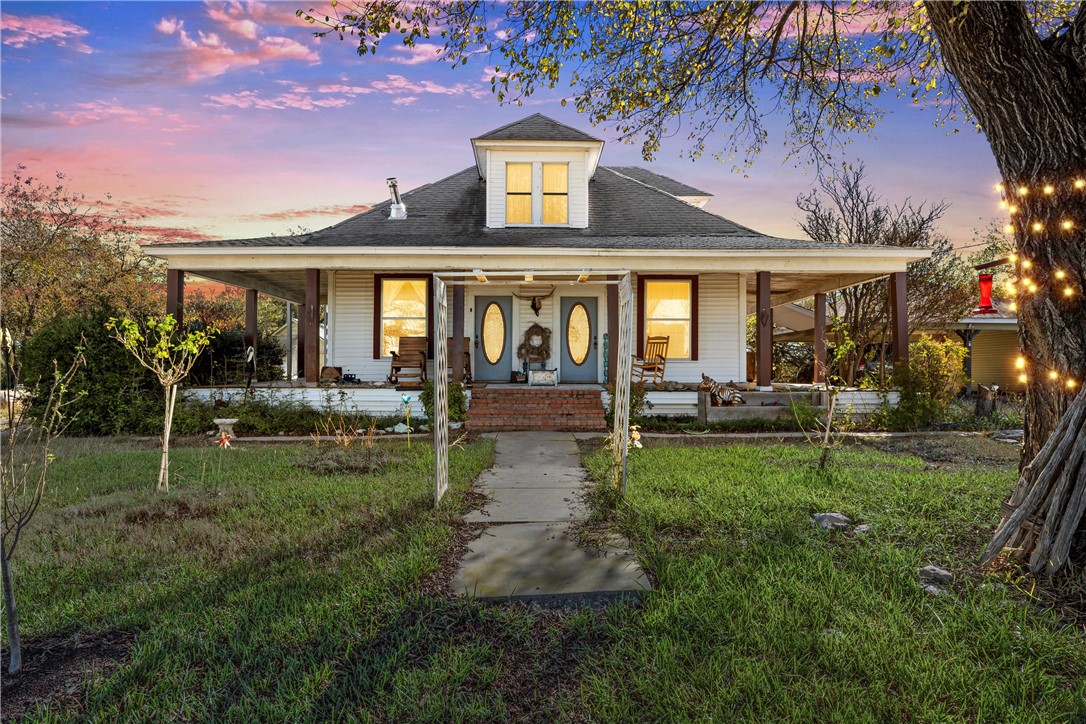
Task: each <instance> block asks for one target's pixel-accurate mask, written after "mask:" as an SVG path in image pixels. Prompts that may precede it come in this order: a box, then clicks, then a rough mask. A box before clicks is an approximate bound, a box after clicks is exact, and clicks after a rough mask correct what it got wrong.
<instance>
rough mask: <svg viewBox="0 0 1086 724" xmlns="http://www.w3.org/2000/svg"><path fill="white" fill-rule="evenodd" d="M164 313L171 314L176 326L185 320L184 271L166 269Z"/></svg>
mask: <svg viewBox="0 0 1086 724" xmlns="http://www.w3.org/2000/svg"><path fill="white" fill-rule="evenodd" d="M166 314H172V315H173V318H174V319H176V320H177V326H179V327H180V326H181V324H182V323H183V322H184V321H185V272H183V271H181V270H180V269H167V270H166Z"/></svg>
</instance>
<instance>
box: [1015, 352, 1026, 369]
mask: <svg viewBox="0 0 1086 724" xmlns="http://www.w3.org/2000/svg"><path fill="white" fill-rule="evenodd" d="M1014 366H1015V368H1016V369H1020V370H1024V369H1025V368H1026V358H1025V357H1023V356H1022V355H1018V359H1016V360H1015V361H1014Z"/></svg>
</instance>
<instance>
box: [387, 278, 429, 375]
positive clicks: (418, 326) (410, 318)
mask: <svg viewBox="0 0 1086 724" xmlns="http://www.w3.org/2000/svg"><path fill="white" fill-rule="evenodd" d="M427 300H428V295H427V293H426V280H425V279H382V280H381V356H382V357H388V356H390V355H391V353H392V350H399V348H400V337H425V336H426V314H427V311H428V309H427Z"/></svg>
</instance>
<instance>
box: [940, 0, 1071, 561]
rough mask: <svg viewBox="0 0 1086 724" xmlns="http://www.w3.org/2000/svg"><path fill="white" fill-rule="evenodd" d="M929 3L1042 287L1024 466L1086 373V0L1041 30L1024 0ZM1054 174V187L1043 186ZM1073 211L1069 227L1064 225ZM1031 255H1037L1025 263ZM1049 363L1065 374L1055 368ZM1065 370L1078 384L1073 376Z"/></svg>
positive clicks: (1021, 299)
mask: <svg viewBox="0 0 1086 724" xmlns="http://www.w3.org/2000/svg"><path fill="white" fill-rule="evenodd" d="M925 7H926V9H927V12H928V15H929V17H930V18H931V23H932V28H933V29H934V31H935V35H936V37H937V38H938V41H939V45H940V48H941V51H942V57H943V61H944V63H945V64H946V67H947V69H948V70H949V71H950V73H951V74H953V76H954V78H955V79H956V80H957V82H958V85H959V86H960V88H961V90H962V92H963V93H964V95H965V98H966V99H967V100H968V102H969V106H970V108H971V109H972V111H973V113H974V114H975V115H976V119H977V121H978V123H979V124H980V127H981V129H982V130H983V132H984V133H985V135H986V136H987V139H988V143H989V145H990V146H991V148H992V153H993V155H994V156H995V160H996V164H997V165H998V167H999V171H1000V174H1001V175H1002V177H1003V187H1004V193H1005V194H1007V195H1008V202H1009V203H1010V204H1013V205H1015V206H1017V207H1018V210H1017V213H1015V214H1013V215H1012V217H1011V218H1012V224H1013V226H1014V237H1015V246H1016V250H1017V254H1018V255H1019V257H1020V260H1019V269H1018V274H1019V277H1020V278H1022V277H1028V278H1029V279H1030V280H1031V281H1032V282H1033V283H1034V284H1036V287H1037V291H1036V292H1034V293H1020V294H1019V296H1018V324H1019V344H1020V346H1021V348H1022V354H1023V356H1024V357H1025V358H1026V360H1027V367H1026V374H1027V380H1028V381H1027V387H1026V413H1025V440H1024V444H1023V450H1022V459H1021V466H1020V469H1021V470H1024V469H1025V468H1026V466H1028V465H1029V463H1030V462H1031V461H1032V460H1033V458H1034V457H1035V456H1036V455H1037V453H1038V452H1039V451H1040V450H1041V448H1042V447H1043V446H1044V444H1045V442H1046V441H1047V440H1048V439H1049V437H1050V436H1051V435H1052V433H1053V432H1054V431H1055V430H1056V428H1057V426H1058V425H1059V424H1060V418H1061V416H1062V415H1063V413H1064V411H1065V410H1066V408H1067V406H1068V404H1069V402H1070V401H1071V400H1072V399H1073V398H1074V396H1075V394H1076V393H1077V392H1078V391H1079V389H1080V388H1081V383H1082V381H1083V377H1084V376H1086V306H1084V301H1083V300H1084V298H1086V254H1083V252H1082V238H1083V233H1084V231H1086V189H1076V188H1074V185H1073V184H1074V181H1075V180H1076V179H1086V5H1084V6H1082V7H1080V8H1079V10H1078V14H1077V17H1076V19H1075V21H1074V22H1073V23H1072V25H1071V27H1069V28H1067V29H1066V30H1065V31H1064V32H1063V33H1062V35H1060V36H1057V37H1053V38H1049V39H1044V40H1042V39H1041V38H1040V37H1038V35H1037V33H1036V31H1035V30H1034V29H1033V27H1032V25H1031V23H1030V20H1029V16H1028V14H1027V11H1026V6H1025V3H1021V2H1014V3H1011V2H992V3H980V2H974V3H960V4H959V3H949V2H932V1H929V2H926V3H925ZM1046 185H1051V186H1052V188H1053V192H1052V193H1045V191H1044V187H1045V186H1046ZM1020 187H1025V188H1026V189H1027V193H1026V194H1025V195H1020V194H1019V193H1018V189H1019V188H1020ZM1068 221H1069V222H1071V224H1072V225H1073V228H1072V229H1070V230H1068V229H1065V228H1064V222H1068ZM1035 224H1039V225H1040V226H1039V227H1035V226H1034V225H1035ZM1022 260H1028V261H1029V262H1030V266H1029V268H1028V269H1027V268H1025V267H1024V266H1023V265H1022ZM1057 272H1063V278H1062V279H1061V278H1059V277H1058V276H1057ZM1065 287H1068V288H1070V289H1071V290H1072V294H1071V295H1070V296H1066V295H1065V294H1064V288H1065ZM1052 371H1055V373H1056V374H1057V376H1058V378H1059V379H1057V380H1055V381H1053V380H1050V379H1049V374H1050V372H1052ZM1068 378H1070V379H1072V380H1074V381H1075V382H1077V383H1078V384H1077V385H1075V386H1074V387H1068V385H1067V383H1066V380H1067V379H1068ZM1028 480H1029V476H1023V477H1021V478H1020V484H1019V486H1018V487H1017V488H1016V489H1015V491H1014V493H1012V495H1011V499H1010V500H1009V501H1008V503H1009V505H1010V506H1011V507H1014V506H1018V505H1020V504H1021V503H1022V501H1023V500H1024V499H1025V498H1026V496H1027V494H1028V492H1029V486H1028ZM1024 481H1025V482H1024ZM1077 525H1078V537H1079V539H1080V540H1081V539H1082V538H1083V536H1084V535H1086V530H1084V527H1083V525H1082V522H1081V521H1079V522H1078V523H1077ZM1024 535H1030V534H1028V533H1025V534H1024ZM1022 544H1023V540H1022V539H1012V540H1011V541H1010V545H1012V546H1020V545H1022ZM1028 545H1029V542H1028V541H1026V546H1025V547H1028ZM1027 553H1028V551H1027Z"/></svg>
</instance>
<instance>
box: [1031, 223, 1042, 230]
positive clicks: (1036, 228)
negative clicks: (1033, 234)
mask: <svg viewBox="0 0 1086 724" xmlns="http://www.w3.org/2000/svg"><path fill="white" fill-rule="evenodd" d="M1031 228H1032V229H1033V230H1034V231H1044V230H1045V225H1044V224H1042V223H1041V222H1040V221H1034V222H1033V226H1032V227H1031Z"/></svg>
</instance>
